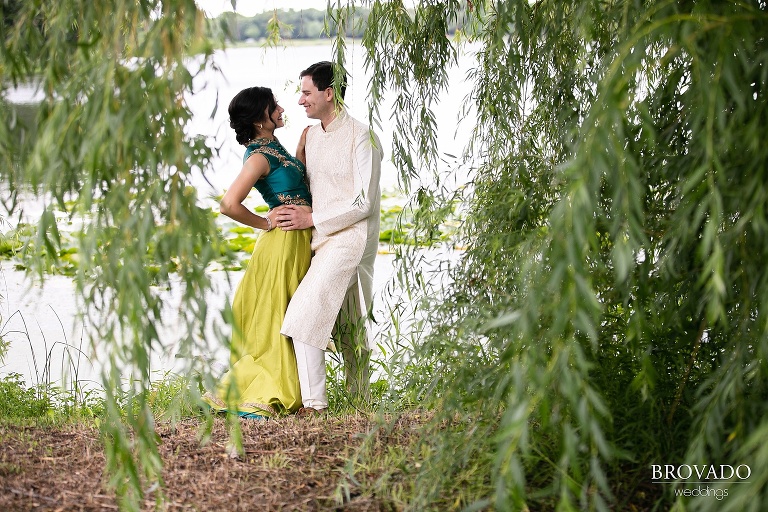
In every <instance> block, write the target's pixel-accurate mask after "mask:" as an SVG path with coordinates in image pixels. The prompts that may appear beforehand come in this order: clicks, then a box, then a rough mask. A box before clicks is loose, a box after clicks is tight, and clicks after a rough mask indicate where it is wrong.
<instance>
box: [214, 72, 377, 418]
mask: <svg viewBox="0 0 768 512" xmlns="http://www.w3.org/2000/svg"><path fill="white" fill-rule="evenodd" d="M300 78H301V97H300V99H299V104H300V105H302V106H303V107H304V109H305V110H306V114H307V117H308V118H310V119H316V120H318V121H320V123H319V124H316V125H314V126H311V127H308V128H307V129H305V130H304V133H303V134H302V136H301V139H300V141H299V145H298V148H297V150H296V156H295V157H294V156H292V155H291V154H290V153H289V152H288V151H286V149H285V148H284V147H283V146H282V144H280V142H279V141H278V140H277V138H275V133H274V132H275V130H276V129H277V128H280V127H281V126H283V124H284V123H283V119H282V113H283V109H282V108H281V107H280V106H279V105H278V104H277V101H276V100H275V97H274V95H273V94H272V91H271V90H270V89H268V88H264V87H251V88H248V89H244V90H242V91H240V92H239V93H238V94H237V95H236V96H235V97H234V98H233V99H232V102H231V103H230V105H229V117H230V126H231V127H232V128H233V129H234V130H235V133H236V137H237V141H238V142H239V143H240V144H242V145H244V146H245V147H246V150H245V155H244V156H243V167H242V169H241V171H240V174H239V175H238V176H237V178H235V181H234V182H233V183H232V185H231V186H230V187H229V189H228V190H227V192H226V193H225V194H224V197H223V198H222V200H221V213H222V214H224V215H227V216H228V217H231V218H232V219H234V220H236V221H238V222H241V223H243V224H245V225H248V226H251V227H254V228H257V229H261V230H263V231H264V232H263V233H262V234H261V235H260V236H259V237H258V239H257V241H256V244H255V246H254V250H253V254H252V257H251V259H250V261H249V263H248V267H247V269H246V271H245V274H244V276H243V279H242V281H241V282H240V284H239V286H238V288H237V291H236V292H235V296H234V299H233V303H232V313H233V319H234V321H233V326H232V327H233V333H232V340H231V354H230V364H231V367H230V370H229V371H228V372H227V373H226V374H225V375H224V376H223V377H222V379H221V381H220V382H219V383H218V386H217V388H216V390H215V391H213V392H209V393H206V394H205V395H204V396H203V400H204V401H205V402H206V403H207V404H208V405H209V406H210V407H211V408H212V409H213V410H214V411H221V412H223V411H230V412H237V414H239V415H240V416H243V417H250V418H262V417H271V416H277V415H284V414H290V413H298V415H299V416H311V415H319V414H322V413H323V412H324V411H325V409H327V407H328V396H327V391H326V374H325V350H326V349H327V348H328V346H329V344H330V342H331V340H333V342H334V346H336V347H337V348H339V349H340V350H341V353H342V356H343V358H344V368H345V375H346V385H347V389H348V391H349V392H350V393H352V394H353V395H357V396H362V397H365V396H367V394H368V389H369V385H370V382H369V379H370V376H369V366H370V346H369V336H368V330H367V328H366V321H367V318H368V316H369V315H368V309H369V307H370V305H371V301H372V295H373V293H372V292H373V263H374V259H375V257H376V252H377V248H378V240H379V203H380V199H381V191H380V185H379V181H380V175H381V159H382V153H381V145H380V143H379V141H378V138H377V137H376V136H375V134H372V132H371V131H370V130H369V128H368V126H367V125H365V124H363V123H361V122H359V121H357V120H356V119H354V118H352V117H351V116H349V114H348V113H347V112H346V110H345V109H344V108H343V107H342V106H341V102H340V101H338V100H337V97H336V91H337V90H338V91H339V92H340V94H341V97H342V98H343V96H344V91H345V89H346V77H344V82H343V83H341V84H340V85H339V87H336V88H334V83H333V80H334V65H333V64H332V63H330V62H327V61H324V62H318V63H316V64H313V65H312V66H310V67H309V68H307V69H306V70H304V71H302V72H301V74H300ZM253 187H255V188H256V189H257V190H258V192H259V193H260V194H261V196H262V198H263V199H264V201H265V202H266V203H267V205H268V206H269V208H270V210H269V212H268V213H267V214H266V215H265V216H259V215H256V214H255V213H253V212H252V211H251V210H250V209H248V208H247V207H246V206H245V205H244V204H243V201H244V200H245V198H246V196H247V195H248V193H249V192H250V190H251V188H253Z"/></svg>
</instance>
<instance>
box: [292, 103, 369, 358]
mask: <svg viewBox="0 0 768 512" xmlns="http://www.w3.org/2000/svg"><path fill="white" fill-rule="evenodd" d="M371 136H372V132H371V131H370V130H369V129H368V126H366V125H365V124H363V123H361V122H360V121H358V120H356V119H354V118H352V117H351V116H349V115H348V114H347V113H346V111H344V110H342V111H340V112H339V115H338V116H337V117H336V119H334V120H333V121H332V122H331V123H329V124H328V126H327V127H326V129H325V130H323V128H322V126H321V125H320V124H317V125H315V126H313V127H312V128H310V129H309V131H308V132H307V145H306V151H307V177H308V179H309V189H310V192H311V193H312V219H313V222H314V225H315V227H314V228H313V229H312V250H313V251H314V254H313V256H312V262H311V264H310V266H309V271H308V272H307V274H306V276H304V279H303V280H302V281H301V283H300V284H299V287H298V289H297V290H296V293H294V295H293V297H292V298H291V302H290V304H289V305H288V311H287V312H286V314H285V320H284V321H283V328H282V330H281V332H282V333H283V334H284V335H285V336H289V337H291V338H293V340H294V341H299V342H301V343H306V344H308V345H311V346H313V347H317V348H320V349H323V350H325V349H326V348H327V346H328V343H329V341H330V339H331V332H332V331H333V327H334V324H335V322H336V318H337V316H339V311H340V310H341V308H342V304H350V303H353V304H355V305H356V306H357V307H356V309H357V311H356V312H355V316H356V317H358V318H362V317H364V316H365V315H366V313H367V310H368V307H369V306H370V304H371V301H372V299H373V264H374V260H375V258H376V253H377V250H378V244H379V216H380V206H379V205H380V202H381V189H380V184H379V182H380V178H381V159H382V152H381V143H380V142H379V139H378V137H376V135H375V134H374V135H373V139H374V142H373V144H372V143H371ZM348 292H349V294H351V295H350V296H348V297H347V301H345V300H344V299H345V297H346V296H347V293H348ZM350 301H354V302H350ZM350 313H351V312H350ZM369 331H370V330H368V329H366V339H365V342H366V345H367V347H368V348H371V347H370V345H371V343H370V340H369V339H368V336H367V333H368V332H369Z"/></svg>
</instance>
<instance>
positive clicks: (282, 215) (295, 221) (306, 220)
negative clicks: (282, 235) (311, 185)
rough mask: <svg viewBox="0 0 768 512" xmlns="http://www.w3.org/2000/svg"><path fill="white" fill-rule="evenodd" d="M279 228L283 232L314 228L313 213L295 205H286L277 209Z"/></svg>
mask: <svg viewBox="0 0 768 512" xmlns="http://www.w3.org/2000/svg"><path fill="white" fill-rule="evenodd" d="M275 212H276V217H277V227H279V228H280V229H282V230H283V231H291V230H294V229H306V228H311V227H312V226H314V225H315V224H314V222H313V221H312V212H311V211H309V210H307V209H306V208H301V207H299V206H296V205H293V204H284V205H282V206H278V207H277V208H275Z"/></svg>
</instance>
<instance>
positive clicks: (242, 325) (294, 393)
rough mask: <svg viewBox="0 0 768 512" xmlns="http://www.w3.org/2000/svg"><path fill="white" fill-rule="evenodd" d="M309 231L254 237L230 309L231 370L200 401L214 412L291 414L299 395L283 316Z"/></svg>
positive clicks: (303, 264) (300, 273)
mask: <svg viewBox="0 0 768 512" xmlns="http://www.w3.org/2000/svg"><path fill="white" fill-rule="evenodd" d="M311 235H312V230H311V229H304V230H297V231H282V230H280V229H273V230H272V231H268V232H265V233H262V234H261V235H259V237H258V239H257V240H256V244H255V246H254V249H253V254H252V255H251V259H250V261H249V262H248V267H247V269H246V271H245V275H244V276H243V280H242V281H241V282H240V284H239V285H238V287H237V291H236V292H235V297H234V300H233V303H232V314H233V320H234V322H233V325H232V343H231V354H230V365H231V368H230V370H229V371H228V372H227V373H225V374H224V376H223V377H222V379H221V381H220V382H219V383H218V385H217V388H216V390H215V391H213V392H208V393H206V394H205V395H204V396H203V400H204V401H205V402H206V403H207V404H208V405H209V406H210V407H211V409H213V410H214V411H217V412H226V411H230V412H233V413H235V412H236V413H237V414H239V415H240V416H245V417H254V416H267V417H269V416H275V415H282V414H288V413H292V412H296V411H297V410H298V409H299V408H300V407H301V391H300V388H299V377H298V372H297V370H296V356H295V354H294V351H293V344H292V343H291V340H290V339H288V338H286V337H285V336H283V335H282V334H280V328H281V326H282V325H283V318H284V317H285V310H286V308H287V307H288V302H289V301H290V300H291V296H292V295H293V293H294V292H295V291H296V288H297V287H298V286H299V282H300V281H301V279H302V278H303V277H304V274H306V273H307V269H308V268H309V262H310V259H311V249H310V238H311Z"/></svg>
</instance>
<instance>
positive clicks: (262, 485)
mask: <svg viewBox="0 0 768 512" xmlns="http://www.w3.org/2000/svg"><path fill="white" fill-rule="evenodd" d="M241 425H242V432H243V448H244V450H245V454H244V455H243V456H241V457H239V458H231V457H230V456H228V455H227V449H226V444H227V439H228V435H227V431H226V426H225V422H224V420H223V419H220V418H217V419H216V420H215V424H214V428H213V432H212V436H211V438H210V441H209V442H208V443H207V444H204V445H202V444H201V443H200V441H199V440H198V439H199V434H200V428H201V425H200V422H199V421H198V420H185V421H184V422H182V423H177V424H176V425H175V427H172V426H170V425H159V426H158V428H157V432H158V434H159V437H160V440H161V442H160V445H159V447H160V453H161V456H162V458H163V464H164V479H165V483H166V488H167V489H166V500H167V501H166V502H165V509H166V510H185V511H186V510H200V511H239V510H250V511H256V510H258V511H260V510H265V511H272V510H300V511H305V510H306V511H314V510H344V511H347V510H350V511H380V510H387V511H388V510H398V509H399V508H400V507H399V506H397V504H395V503H392V502H391V501H389V499H388V498H386V497H381V498H379V497H376V496H372V495H371V493H370V492H360V490H359V486H358V484H357V483H355V482H353V481H350V480H349V479H348V477H347V476H346V471H345V466H346V465H347V461H348V459H349V458H350V456H351V455H352V454H353V453H354V451H355V450H356V449H357V448H358V447H359V446H360V445H361V443H362V442H363V439H364V438H365V437H366V434H367V433H368V432H370V431H372V429H374V427H375V424H374V422H373V421H372V420H369V419H368V418H366V417H363V416H348V417H327V418H311V419H299V418H294V417H290V418H284V419H277V420H268V421H259V420H241ZM414 429H415V424H414V423H413V421H412V420H406V419H403V418H401V419H400V420H398V422H397V423H396V424H395V426H394V428H393V429H392V430H389V429H383V430H380V431H379V432H378V433H377V435H376V438H375V439H376V443H375V445H374V446H376V447H377V448H375V449H382V450H384V451H386V449H387V448H386V447H387V446H388V445H391V444H393V443H398V444H404V443H406V442H407V440H408V439H409V437H410V436H411V434H412V432H413V431H414ZM104 463H105V457H104V452H103V449H102V446H101V442H100V440H99V432H98V430H97V429H95V428H86V427H65V428H57V429H52V428H50V427H8V426H0V511H17V510H19V511H21V510H24V511H28V510H35V511H97V510H98V511H102V510H117V509H118V506H117V501H116V499H115V495H114V492H112V491H110V490H109V488H108V486H107V485H106V482H107V480H106V476H105V474H104ZM376 476H377V475H367V474H362V475H360V474H358V475H356V478H362V479H366V478H370V479H373V478H376ZM340 484H345V486H346V488H347V489H348V490H349V492H341V491H340V489H341V487H340ZM155 498H156V496H155V494H153V493H151V492H150V493H147V495H146V500H145V502H144V509H145V510H154V509H155V505H156V503H155ZM160 508H161V509H163V507H162V506H161V507H160Z"/></svg>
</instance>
